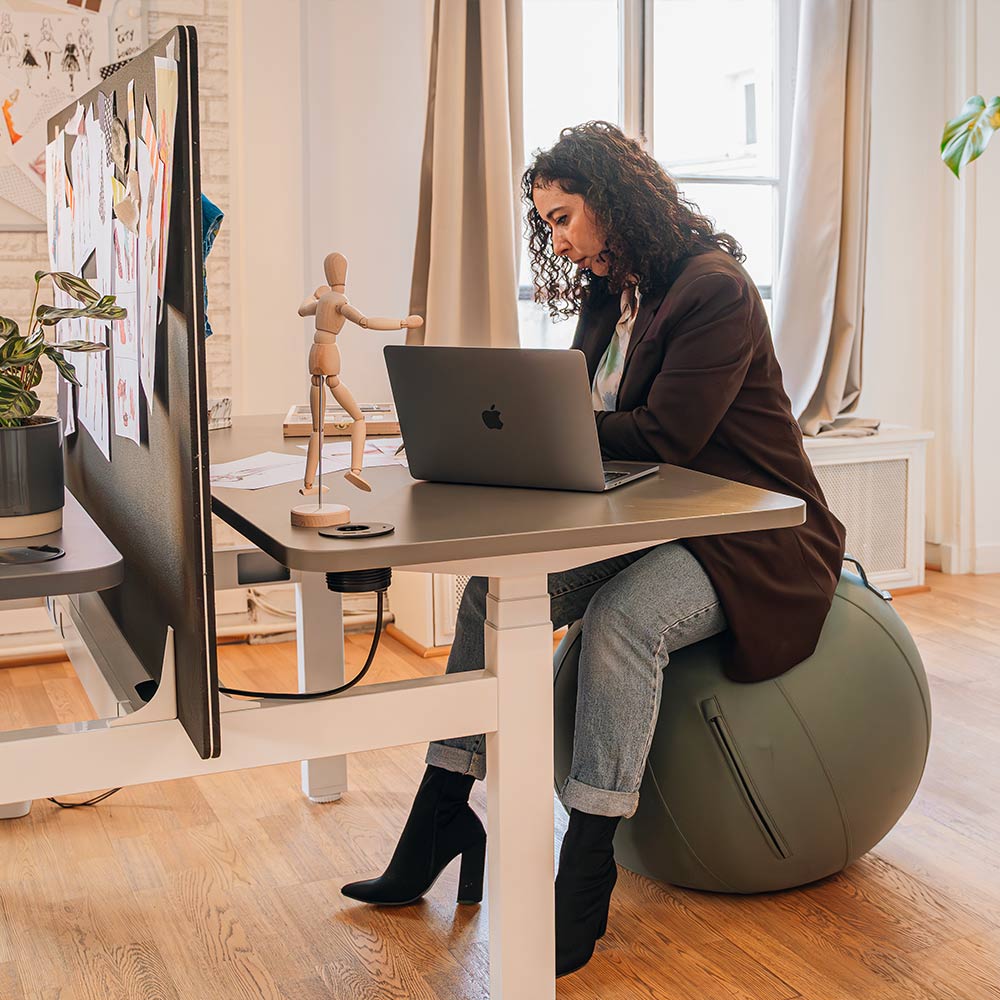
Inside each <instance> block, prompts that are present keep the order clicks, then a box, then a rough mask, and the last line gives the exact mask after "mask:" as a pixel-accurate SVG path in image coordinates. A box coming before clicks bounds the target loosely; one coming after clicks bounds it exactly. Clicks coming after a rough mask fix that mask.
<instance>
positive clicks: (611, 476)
mask: <svg viewBox="0 0 1000 1000" xmlns="http://www.w3.org/2000/svg"><path fill="white" fill-rule="evenodd" d="M384 353H385V363H386V367H387V369H388V371H389V382H390V384H391V385H392V396H393V399H394V400H395V403H396V412H397V413H398V414H399V429H400V433H401V434H402V436H403V443H404V445H405V446H406V458H407V461H408V462H409V466H410V473H411V475H412V476H413V477H414V478H416V479H426V480H430V481H431V482H438V483H476V484H480V485H485V486H530V487H534V488H537V489H547V490H584V491H587V492H590V493H599V492H601V491H602V490H609V489H612V488H613V487H615V486H621V485H622V484H624V483H629V482H631V481H632V480H634V479H639V478H640V477H642V476H648V475H650V473H653V472H655V471H656V470H657V469H658V468H659V466H658V465H649V464H647V463H644V462H602V461H601V449H600V445H599V444H598V441H597V426H596V424H595V423H594V409H593V405H592V403H591V397H590V381H589V379H588V376H587V361H586V358H585V356H584V354H583V352H582V351H573V350H554V351H549V350H533V349H532V350H529V349H510V348H489V347H404V346H402V345H394V344H390V345H388V346H387V347H385V348H384Z"/></svg>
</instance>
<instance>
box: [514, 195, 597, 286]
mask: <svg viewBox="0 0 1000 1000" xmlns="http://www.w3.org/2000/svg"><path fill="white" fill-rule="evenodd" d="M531 197H532V200H533V201H534V203H535V208H536V209H537V211H538V214H539V215H540V216H541V217H542V218H543V219H544V220H545V221H546V222H547V223H548V224H549V228H550V229H551V230H552V252H553V253H554V254H556V255H557V256H559V257H568V258H569V259H570V260H571V261H572V262H573V263H574V264H576V266H577V267H588V268H590V270H591V271H592V272H593V273H594V274H598V275H605V274H607V273H608V264H607V261H606V260H605V259H604V249H605V246H606V243H607V239H606V237H605V234H604V233H603V232H602V231H601V230H600V228H599V227H598V225H597V220H596V219H595V218H594V216H593V213H592V212H591V211H590V209H589V208H588V207H587V203H586V201H585V200H584V198H583V195H582V194H569V193H568V192H567V191H564V190H563V189H562V188H561V187H560V186H559V184H558V183H557V182H554V181H553V182H552V183H551V184H548V185H547V186H544V187H543V186H542V185H540V184H536V185H535V187H534V189H533V190H532V192H531Z"/></svg>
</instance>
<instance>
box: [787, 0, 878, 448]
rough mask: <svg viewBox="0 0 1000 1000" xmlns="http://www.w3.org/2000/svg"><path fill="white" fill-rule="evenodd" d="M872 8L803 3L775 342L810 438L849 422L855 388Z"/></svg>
mask: <svg viewBox="0 0 1000 1000" xmlns="http://www.w3.org/2000/svg"><path fill="white" fill-rule="evenodd" d="M871 6H872V4H871V0H809V2H808V3H804V4H802V7H801V15H800V18H801V19H800V22H799V46H798V76H797V79H796V85H795V109H794V113H793V123H792V147H791V160H790V164H789V177H788V196H787V207H786V212H785V231H784V239H783V243H782V255H781V256H782V265H781V277H780V285H779V287H778V297H777V302H776V309H775V317H774V340H775V350H776V351H777V354H778V360H779V361H780V362H781V367H782V372H783V374H784V378H785V388H786V389H787V390H788V394H789V396H790V397H791V401H792V409H793V411H794V413H795V416H796V417H797V418H798V421H799V424H800V425H801V427H802V431H803V433H804V434H810V435H815V434H819V433H821V432H823V431H836V430H837V429H838V427H839V426H840V425H842V424H845V423H850V421H849V420H848V419H847V418H846V415H847V414H850V413H851V412H853V411H854V409H855V408H856V406H857V403H858V397H859V395H860V392H861V335H862V325H863V313H864V286H865V243H866V233H867V225H868V150H869V134H870V124H871ZM838 418H839V420H838Z"/></svg>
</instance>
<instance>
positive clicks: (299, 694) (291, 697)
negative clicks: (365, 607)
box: [219, 590, 383, 701]
mask: <svg viewBox="0 0 1000 1000" xmlns="http://www.w3.org/2000/svg"><path fill="white" fill-rule="evenodd" d="M376 596H377V598H378V605H377V607H376V609H375V613H376V615H377V616H378V621H376V623H375V635H374V636H373V637H372V645H371V649H369V650H368V659H367V660H365V665H364V666H363V667H362V668H361V670H360V671H359V672H358V674H357V676H355V677H353V678H351V680H349V681H348V682H347V683H346V684H342V685H341V686H340V687H336V688H331V689H330V690H329V691H288V692H281V691H243V690H241V689H239V688H228V687H222V686H220V687H219V690H220V691H221V692H222V693H223V694H235V695H239V696H241V697H243V698H276V699H280V700H282V701H309V700H310V699H313V698H329V697H331V696H332V695H335V694H340V693H341V692H342V691H346V690H348V688H352V687H354V685H355V684H357V683H358V681H360V680H361V679H362V678H363V677H364V676H365V674H367V673H368V668H369V667H370V666H371V665H372V660H374V659H375V650H377V649H378V640H379V636H380V635H381V634H382V597H383V592H382V591H381V590H379V591H378V592H377V594H376Z"/></svg>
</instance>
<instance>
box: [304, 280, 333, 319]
mask: <svg viewBox="0 0 1000 1000" xmlns="http://www.w3.org/2000/svg"><path fill="white" fill-rule="evenodd" d="M328 291H330V286H329V285H320V286H319V288H317V289H316V291H315V292H313V293H312V295H310V296H309V298H307V299H303V300H302V305H300V306H299V315H300V316H315V315H316V310H317V309H318V308H319V300H320V298H321V297H322V296H323V295H324V294H326V292H328Z"/></svg>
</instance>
